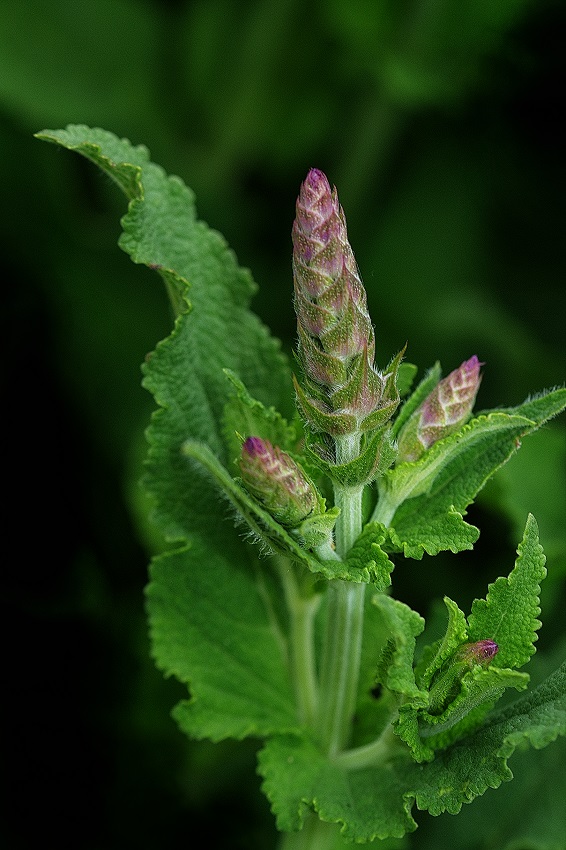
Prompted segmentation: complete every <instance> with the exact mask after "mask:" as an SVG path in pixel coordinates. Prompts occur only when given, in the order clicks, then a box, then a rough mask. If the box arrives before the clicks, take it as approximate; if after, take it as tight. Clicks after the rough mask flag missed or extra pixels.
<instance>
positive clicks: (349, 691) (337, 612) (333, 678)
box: [317, 434, 365, 758]
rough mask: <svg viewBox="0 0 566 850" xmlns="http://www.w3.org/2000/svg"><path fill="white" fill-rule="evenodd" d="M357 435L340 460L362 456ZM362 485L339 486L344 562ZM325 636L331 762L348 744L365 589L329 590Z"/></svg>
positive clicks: (324, 720) (358, 526)
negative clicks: (354, 486) (352, 486)
mask: <svg viewBox="0 0 566 850" xmlns="http://www.w3.org/2000/svg"><path fill="white" fill-rule="evenodd" d="M359 445H360V437H359V434H353V435H349V436H347V437H341V438H337V439H336V449H337V461H338V463H346V462H348V461H349V460H353V459H354V458H356V457H357V456H358V454H359ZM362 492H363V488H362V487H356V488H351V487H341V486H339V485H335V490H334V494H335V503H336V505H337V506H338V507H339V508H340V515H339V517H338V521H337V523H336V553H337V555H338V556H339V557H341V558H344V557H345V556H346V555H347V553H348V552H349V550H350V549H351V547H352V546H353V544H354V542H355V541H356V539H357V538H358V536H359V535H360V533H361V530H362ZM327 594H328V610H327V623H326V634H325V640H324V645H323V651H322V664H321V679H320V712H319V724H318V730H317V731H318V733H319V735H320V738H321V741H322V745H323V747H324V749H325V750H326V752H327V753H328V755H329V756H330V757H331V758H333V757H334V756H336V755H337V754H338V753H339V752H341V750H343V749H344V747H346V746H347V744H348V740H349V737H350V729H351V723H352V717H353V714H354V709H355V704H356V694H357V687H358V677H359V668H360V654H361V646H362V632H363V616H364V595H365V585H364V584H363V583H360V584H354V583H352V582H348V581H333V582H331V583H330V584H329V587H328V591H327Z"/></svg>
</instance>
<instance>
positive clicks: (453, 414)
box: [397, 354, 483, 463]
mask: <svg viewBox="0 0 566 850" xmlns="http://www.w3.org/2000/svg"><path fill="white" fill-rule="evenodd" d="M481 366H483V363H480V361H479V360H478V358H477V357H476V355H475V354H474V356H473V357H470V359H469V360H465V361H464V362H463V363H462V364H461V366H459V367H458V368H457V369H454V371H453V372H450V374H449V375H447V376H446V378H443V379H442V381H439V383H438V384H437V385H436V387H435V388H434V389H433V391H432V392H431V393H430V394H429V395H428V396H427V397H426V398H425V400H424V401H423V402H422V404H421V405H420V407H418V408H417V410H416V411H415V412H414V413H413V414H412V415H411V417H410V418H409V419H408V420H407V422H406V423H405V424H404V425H403V427H402V429H401V431H400V433H399V440H398V444H399V454H398V457H397V462H398V463H400V462H402V461H415V460H418V459H419V457H420V456H421V455H422V454H423V453H424V452H425V451H426V449H428V448H430V447H431V446H432V445H433V444H434V443H436V442H437V441H438V440H441V439H442V438H443V437H447V436H448V435H449V434H452V433H453V432H454V431H457V430H458V428H460V426H461V425H463V424H464V423H465V421H466V420H467V419H468V417H469V415H470V413H471V412H472V408H473V406H474V402H475V400H476V395H477V392H478V389H479V385H480V382H481V375H480V367H481Z"/></svg>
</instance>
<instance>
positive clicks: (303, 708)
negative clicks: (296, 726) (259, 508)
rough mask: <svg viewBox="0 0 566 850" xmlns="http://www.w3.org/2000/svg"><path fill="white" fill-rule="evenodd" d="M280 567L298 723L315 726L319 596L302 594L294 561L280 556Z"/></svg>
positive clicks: (278, 560)
mask: <svg viewBox="0 0 566 850" xmlns="http://www.w3.org/2000/svg"><path fill="white" fill-rule="evenodd" d="M277 567H278V571H279V575H280V578H281V583H282V585H283V590H284V593H285V598H286V601H287V608H288V610H289V613H290V616H291V628H290V666H291V677H292V680H293V686H294V689H295V698H296V701H297V714H298V718H299V722H300V723H302V724H304V725H306V726H312V725H313V723H314V720H315V718H316V713H317V709H318V683H317V678H316V667H315V655H314V620H315V616H316V612H317V609H318V607H319V604H320V595H319V594H316V595H312V594H309V595H308V596H305V595H303V594H301V592H300V589H299V585H298V582H297V579H296V575H295V572H294V569H293V566H292V564H291V563H290V561H288V560H287V559H283V558H278V559H277Z"/></svg>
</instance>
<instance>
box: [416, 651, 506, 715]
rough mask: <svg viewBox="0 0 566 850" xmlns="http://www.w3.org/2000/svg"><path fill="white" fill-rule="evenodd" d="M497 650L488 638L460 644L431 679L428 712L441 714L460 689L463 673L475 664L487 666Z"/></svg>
mask: <svg viewBox="0 0 566 850" xmlns="http://www.w3.org/2000/svg"><path fill="white" fill-rule="evenodd" d="M498 650H499V647H498V646H497V644H496V643H495V641H493V640H489V639H486V640H478V641H476V642H475V643H464V644H462V646H460V647H459V648H458V649H457V650H456V652H455V653H454V654H453V655H452V656H451V657H450V659H449V660H448V661H447V662H446V664H445V665H444V666H443V667H442V669H441V670H440V671H439V673H437V674H436V676H435V678H434V679H433V684H432V687H431V689H430V695H429V711H430V713H431V714H441V713H442V711H444V709H445V708H446V707H447V705H449V703H450V702H451V701H452V700H453V699H454V698H455V697H456V695H457V694H458V692H459V691H460V687H461V685H460V683H461V681H462V678H463V677H464V675H465V674H466V673H467V672H469V671H470V670H471V669H472V668H473V667H474V666H475V665H476V664H479V665H481V666H482V667H487V665H488V664H490V663H491V662H492V660H493V659H494V658H495V656H496V654H497V652H498Z"/></svg>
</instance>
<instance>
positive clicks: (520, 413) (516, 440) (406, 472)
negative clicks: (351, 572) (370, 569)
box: [373, 389, 566, 559]
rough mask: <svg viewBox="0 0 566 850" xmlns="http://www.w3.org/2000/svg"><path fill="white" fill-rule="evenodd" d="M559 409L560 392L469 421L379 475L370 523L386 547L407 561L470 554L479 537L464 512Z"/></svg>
mask: <svg viewBox="0 0 566 850" xmlns="http://www.w3.org/2000/svg"><path fill="white" fill-rule="evenodd" d="M565 407H566V390H562V389H560V390H553V391H550V392H548V393H547V394H545V395H541V396H539V397H538V398H536V399H533V400H528V401H527V402H525V403H524V404H523V405H520V406H519V407H516V408H514V409H513V410H512V411H506V412H499V411H496V412H493V413H489V414H487V415H481V416H479V417H477V418H475V419H472V420H471V421H470V422H469V423H468V424H467V425H465V426H464V427H463V428H462V429H460V430H459V431H457V432H456V433H455V434H452V435H451V436H449V437H446V438H445V439H443V440H439V441H438V442H437V443H435V444H434V445H433V446H431V448H430V449H428V450H427V451H426V452H425V453H424V455H423V456H422V457H421V458H420V459H419V460H418V461H416V462H414V463H402V464H400V465H399V466H397V467H396V468H395V469H392V470H389V471H388V472H387V473H386V474H385V475H384V477H383V479H382V480H381V482H380V499H379V502H378V504H377V507H376V510H375V513H374V516H373V519H375V520H379V521H381V522H383V523H384V524H385V525H391V526H392V529H391V540H392V544H393V546H394V547H395V548H396V549H397V550H398V551H402V552H404V554H405V555H406V556H407V557H411V558H417V559H420V558H422V556H423V554H424V553H425V552H427V553H428V554H429V555H436V554H438V552H440V551H443V550H450V551H452V552H460V551H462V550H464V549H471V548H472V546H473V544H474V542H475V541H476V540H477V537H478V535H479V531H478V530H477V529H476V528H474V526H471V525H469V524H468V523H466V522H465V521H464V519H463V514H464V513H465V510H466V508H467V506H468V505H469V504H470V503H471V502H472V501H473V499H474V497H475V496H476V494H477V493H478V491H479V490H480V489H481V488H482V487H483V486H484V484H485V482H486V481H487V480H488V478H490V476H492V475H493V474H494V473H495V472H496V471H497V470H498V469H499V468H500V467H501V466H502V465H503V464H504V463H506V461H507V460H509V458H510V457H511V456H512V455H513V453H514V452H516V451H517V449H518V448H519V447H520V440H521V438H522V437H523V436H525V435H526V434H529V433H531V432H532V431H535V430H536V429H537V428H538V427H540V425H542V424H543V423H544V422H546V421H547V420H548V419H550V418H551V417H552V416H555V415H557V414H558V413H560V412H561V411H562V410H563V409H564V408H565ZM525 413H528V416H525V415H524V414H525Z"/></svg>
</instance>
